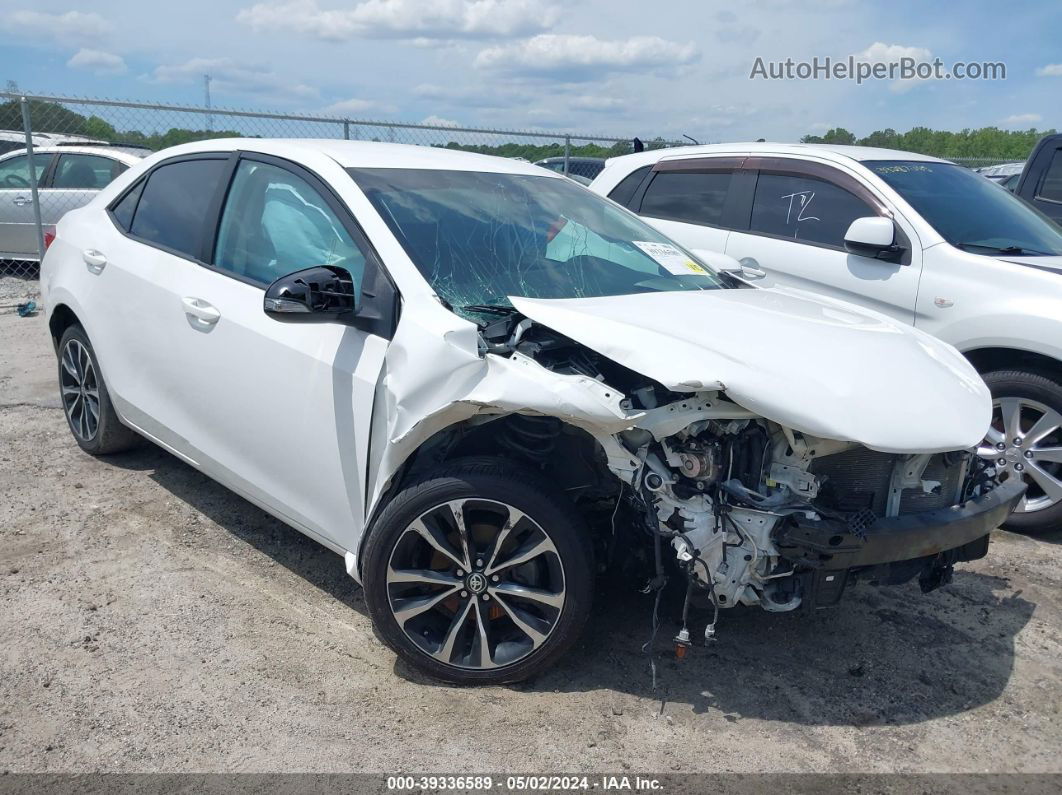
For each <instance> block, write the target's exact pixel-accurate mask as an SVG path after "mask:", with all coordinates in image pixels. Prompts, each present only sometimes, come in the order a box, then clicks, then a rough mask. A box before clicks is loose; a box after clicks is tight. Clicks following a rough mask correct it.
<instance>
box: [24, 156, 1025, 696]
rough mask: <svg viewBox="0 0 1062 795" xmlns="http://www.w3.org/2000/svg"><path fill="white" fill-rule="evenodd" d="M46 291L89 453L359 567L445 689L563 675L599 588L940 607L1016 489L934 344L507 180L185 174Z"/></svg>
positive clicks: (78, 254)
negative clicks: (742, 275)
mask: <svg viewBox="0 0 1062 795" xmlns="http://www.w3.org/2000/svg"><path fill="white" fill-rule="evenodd" d="M42 289H43V292H44V298H45V303H46V306H47V313H48V319H49V327H50V329H51V334H52V336H53V338H54V341H55V345H56V350H57V352H58V358H59V367H58V371H59V382H60V393H61V397H62V401H63V405H64V407H65V410H66V416H67V419H68V421H69V425H70V429H71V431H72V432H73V435H74V437H75V439H76V440H77V442H78V444H79V445H81V447H82V448H84V449H85V450H86V451H88V452H90V453H93V454H106V453H114V452H117V451H120V450H124V449H126V448H128V447H129V446H130V445H131V444H133V443H134V442H135V441H136V440H137V439H138V438H139V437H146V438H148V439H150V440H152V441H153V442H155V443H156V444H159V445H161V446H163V447H164V448H166V449H167V450H169V451H171V452H172V453H173V454H174V455H176V456H179V457H180V458H181V459H183V460H184V461H187V462H188V463H189V464H191V465H192V466H195V467H197V468H199V469H201V470H202V471H203V472H205V473H207V474H208V475H210V476H211V477H213V478H215V479H216V480H218V481H220V482H221V483H223V484H225V485H226V486H228V487H229V488H231V489H232V490H234V491H236V492H238V493H239V494H241V495H243V496H244V497H246V498H247V499H248V500H250V501H251V502H253V503H255V504H257V505H259V506H261V507H262V508H264V509H265V510H266V511H268V512H270V513H271V514H273V515H275V516H277V517H279V518H280V519H281V520H283V521H284V522H286V523H288V524H290V525H291V526H292V527H295V528H297V529H298V530H300V531H302V532H304V533H306V534H308V535H310V536H312V537H313V538H315V539H317V540H318V541H320V542H321V543H322V544H324V545H326V546H327V547H329V548H330V549H333V550H334V551H336V552H337V553H339V554H341V555H343V556H344V557H345V561H346V567H347V570H348V571H349V573H350V574H351V576H353V577H355V578H357V579H359V580H360V581H361V582H362V583H363V584H364V587H365V598H366V601H367V604H368V607H369V610H370V612H371V614H372V618H373V621H374V622H375V625H376V627H377V629H378V631H379V633H380V635H381V636H382V637H383V638H384V639H385V640H386V642H387V643H388V644H389V645H390V646H391V647H392V648H393V649H394V650H395V651H396V652H397V653H398V654H399V655H400V656H401V657H402V658H404V659H405V660H407V661H408V662H409V663H412V664H413V665H415V666H417V667H419V668H421V669H423V670H425V671H427V672H428V673H430V674H432V675H434V676H436V677H439V678H441V679H445V680H448V681H451V682H460V683H496V682H510V681H516V680H519V679H522V678H525V677H527V676H530V675H532V674H534V673H536V672H538V671H540V670H542V669H543V668H544V667H546V666H548V665H550V664H551V663H552V662H553V661H555V660H556V659H557V657H558V656H559V655H560V654H561V653H563V652H564V650H565V649H566V648H568V647H569V646H570V645H571V644H572V643H573V641H574V640H575V639H576V637H577V636H578V634H579V631H580V630H581V629H582V627H583V625H584V623H585V622H586V620H587V616H588V614H589V611H590V603H591V594H592V592H593V581H594V577H595V574H596V573H598V572H599V571H601V570H602V569H604V568H607V567H613V568H616V569H619V570H621V571H623V572H625V574H626V576H628V577H629V578H630V581H631V584H632V587H638V588H646V587H647V590H652V589H659V588H660V587H662V584H663V582H664V580H665V579H666V577H667V576H669V575H670V576H672V577H675V576H685V577H686V578H687V579H688V588H687V598H688V599H690V598H692V599H693V600H694V601H700V602H701V603H703V604H705V605H707V606H709V607H711V608H713V609H714V610H715V611H718V610H719V608H727V607H732V606H735V605H739V604H742V605H759V606H760V607H762V608H764V609H766V610H771V611H786V610H793V609H796V608H798V607H802V608H805V609H810V608H814V607H818V606H824V605H829V604H833V603H835V602H836V601H837V600H838V599H839V598H840V597H841V596H842V593H843V591H844V590H845V588H846V587H847V586H848V585H850V584H851V583H852V582H853V581H855V580H856V579H868V580H874V581H878V582H880V583H899V582H904V581H907V580H910V579H912V578H916V577H917V578H918V579H919V581H920V582H921V584H922V587H923V589H925V590H928V589H931V588H933V587H936V586H938V585H940V584H942V583H945V582H947V580H948V578H949V577H950V575H951V571H952V566H953V564H955V563H957V562H961V561H967V560H973V559H976V558H980V557H982V556H983V555H985V553H986V551H987V548H988V540H989V533H990V531H991V530H992V529H993V528H995V527H996V526H998V525H999V524H1000V523H1001V522H1002V521H1003V520H1004V519H1005V518H1006V516H1007V514H1008V513H1009V512H1010V511H1011V509H1012V508H1013V507H1014V505H1015V504H1016V502H1017V501H1018V500H1019V499H1020V497H1021V494H1022V489H1023V486H1022V484H1021V483H1020V481H1018V480H1015V479H1012V480H1009V481H1006V482H1004V483H1002V484H999V483H998V482H997V480H996V477H995V475H996V473H995V472H994V471H993V469H992V468H991V463H992V462H991V461H990V460H988V459H985V458H981V457H978V456H976V455H974V454H972V452H971V450H972V448H974V447H975V446H976V445H977V444H978V442H979V441H980V440H981V439H982V438H983V437H984V434H985V430H986V428H987V427H988V423H989V418H990V412H991V408H990V400H989V394H988V391H987V389H986V388H985V386H984V384H983V383H982V381H981V379H980V378H979V377H978V375H977V373H976V372H975V371H974V370H973V368H972V367H971V366H970V364H969V363H967V362H966V360H965V359H963V358H962V357H961V356H960V355H959V354H958V353H957V352H956V351H955V350H954V349H952V348H951V347H949V346H948V345H945V344H943V343H941V342H938V341H936V340H934V339H933V338H931V337H929V336H928V335H926V334H923V333H921V332H918V331H915V330H912V329H910V328H908V327H906V326H903V325H901V324H900V323H898V322H894V321H892V320H890V319H888V318H886V317H884V316H882V315H878V314H874V313H871V312H867V311H864V310H860V309H856V308H854V307H852V306H848V305H846V304H843V303H841V302H837V301H832V300H829V299H822V298H815V297H812V296H810V295H805V294H801V293H798V292H795V291H788V290H781V289H778V290H765V289H755V288H750V287H749V286H747V285H745V284H744V283H742V282H741V281H739V280H738V279H736V278H734V277H733V276H731V275H728V274H727V273H725V272H722V271H717V270H713V269H712V268H711V267H709V266H708V265H706V264H705V263H703V262H701V261H699V260H698V259H697V258H695V257H693V256H691V255H690V254H689V253H688V252H686V251H685V250H683V249H682V248H681V247H679V246H677V245H676V244H674V243H672V242H671V241H670V240H668V239H667V238H665V237H664V236H662V235H661V234H660V233H659V232H657V231H655V230H653V229H652V228H651V227H650V226H648V225H646V224H645V223H643V222H642V221H641V220H639V219H638V218H637V217H636V216H634V215H632V214H631V213H629V212H627V211H626V210H624V209H622V208H620V207H618V206H617V205H615V204H613V203H612V202H610V201H608V200H606V199H603V198H601V197H599V196H596V195H594V194H592V193H590V192H589V191H587V190H585V189H583V188H582V187H580V186H578V185H575V184H574V183H572V182H571V181H570V180H566V179H564V178H563V177H562V176H560V175H550V174H547V173H545V172H543V170H542V169H539V168H537V167H534V166H531V165H528V164H523V163H519V162H516V161H513V160H504V159H496V158H489V157H482V156H478V155H472V154H465V153H459V152H451V151H446V150H440V149H432V148H428V147H403V146H394V145H387V144H369V143H356V142H346V141H337V142H332V141H269V140H257V139H256V140H238V139H226V140H222V141H204V142H199V143H195V144H189V145H185V146H181V147H177V148H174V149H170V150H167V151H164V152H160V153H158V154H156V155H154V156H153V157H151V158H149V159H147V160H145V161H144V162H143V163H141V164H139V165H137V166H134V167H133V168H131V169H130V170H129V171H127V172H126V173H125V174H123V175H122V176H121V177H119V178H118V179H117V180H116V181H115V182H114V183H112V184H111V185H110V186H109V187H108V188H106V189H104V190H103V191H102V192H101V193H100V195H99V196H98V197H97V198H96V199H95V200H93V201H92V203H91V204H89V205H88V206H86V207H84V208H81V209H78V210H74V211H73V212H71V213H69V214H68V215H66V217H65V218H64V219H63V220H62V221H61V222H60V224H59V226H58V229H57V234H56V237H55V240H54V242H53V243H52V244H51V247H50V249H49V250H48V252H47V255H46V257H45V259H44V264H43V267H42ZM697 597H699V599H698V598H697ZM714 624H715V620H714V619H713V620H712V622H711V624H709V630H711V629H712V627H714ZM688 636H689V633H688V630H687V629H686V628H685V627H683V629H682V631H681V632H680V633H679V635H678V637H677V639H676V640H677V642H678V643H679V644H680V645H681V644H685V643H688V642H689V637H688Z"/></svg>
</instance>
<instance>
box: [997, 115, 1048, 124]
mask: <svg viewBox="0 0 1062 795" xmlns="http://www.w3.org/2000/svg"><path fill="white" fill-rule="evenodd" d="M1043 119H1044V117H1043V116H1041V115H1040V114H1039V113H1015V114H1014V115H1013V116H1007V118H1005V119H1003V121H1001V122H1000V124H1004V125H1006V126H1008V127H1013V126H1015V125H1018V124H1036V122H1038V121H1043Z"/></svg>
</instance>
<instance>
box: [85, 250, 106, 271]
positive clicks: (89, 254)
mask: <svg viewBox="0 0 1062 795" xmlns="http://www.w3.org/2000/svg"><path fill="white" fill-rule="evenodd" d="M81 259H83V260H85V267H87V268H88V269H89V273H95V274H96V275H97V276H98V275H99V274H100V273H102V272H103V266H104V265H106V264H107V258H106V257H105V256H104V255H103V252H101V251H96V249H94V248H86V249H85V250H84V251H82V252H81Z"/></svg>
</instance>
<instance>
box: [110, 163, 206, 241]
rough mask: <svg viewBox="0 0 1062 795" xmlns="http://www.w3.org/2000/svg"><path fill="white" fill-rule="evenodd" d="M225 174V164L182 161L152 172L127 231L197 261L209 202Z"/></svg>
mask: <svg viewBox="0 0 1062 795" xmlns="http://www.w3.org/2000/svg"><path fill="white" fill-rule="evenodd" d="M224 170H225V161H224V160H185V161H183V162H180V163H170V164H169V165H165V166H160V167H159V168H157V169H155V170H154V171H153V172H152V173H151V176H150V177H148V181H147V185H145V186H144V190H143V193H142V194H141V196H140V203H139V204H138V205H137V208H136V215H135V216H134V217H133V225H132V228H131V229H130V231H131V232H132V233H133V234H134V235H136V236H137V237H139V238H141V239H143V240H144V241H146V242H148V243H155V244H157V245H160V246H165V247H166V248H171V249H173V250H175V251H179V252H181V253H182V254H187V255H188V256H190V257H198V255H199V243H200V240H201V236H202V234H203V227H204V225H205V224H206V220H207V212H208V211H209V208H210V201H211V199H212V198H213V197H214V192H215V191H216V190H217V187H218V182H219V181H220V180H221V176H222V174H223V173H224Z"/></svg>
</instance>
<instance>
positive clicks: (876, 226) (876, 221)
mask: <svg viewBox="0 0 1062 795" xmlns="http://www.w3.org/2000/svg"><path fill="white" fill-rule="evenodd" d="M844 247H845V249H846V250H847V251H848V252H849V253H850V254H858V255H859V256H861V257H873V258H877V259H888V258H889V257H888V256H883V255H890V254H891V255H895V254H898V253H899V252H900V248H899V247H898V246H897V245H896V227H895V226H894V225H893V222H892V219H891V218H881V217H879V216H876V215H875V216H868V217H866V218H856V219H855V220H854V221H852V225H851V226H849V227H848V231H847V232H845V234H844Z"/></svg>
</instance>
